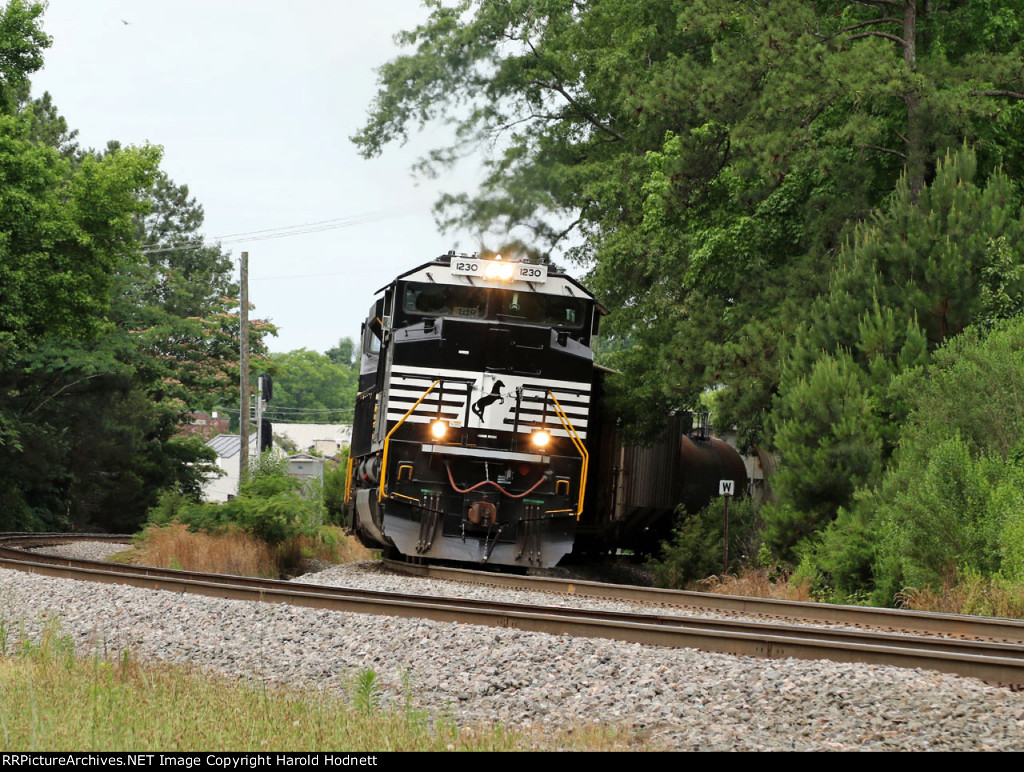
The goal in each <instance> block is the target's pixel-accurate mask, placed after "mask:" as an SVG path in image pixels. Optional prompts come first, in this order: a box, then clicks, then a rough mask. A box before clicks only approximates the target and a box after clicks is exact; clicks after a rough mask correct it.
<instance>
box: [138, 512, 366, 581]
mask: <svg viewBox="0 0 1024 772" xmlns="http://www.w3.org/2000/svg"><path fill="white" fill-rule="evenodd" d="M374 557H376V554H375V553H374V552H373V551H371V550H368V549H366V548H365V547H363V546H362V545H361V544H359V542H358V541H356V540H355V539H354V538H352V537H350V536H346V535H345V532H344V531H343V530H342V529H340V528H337V527H335V526H324V527H322V528H320V529H319V531H318V532H317V534H316V535H315V536H307V535H301V536H294V537H291V538H289V539H285V540H284V541H283V542H280V543H278V544H274V545H270V544H267V543H266V542H264V541H260V540H259V539H256V538H254V537H253V536H251V535H249V534H247V533H245V532H244V531H242V530H240V529H238V528H227V529H225V530H224V531H223V532H221V533H217V534H211V533H206V532H202V531H200V532H193V531H190V530H189V529H188V528H187V527H186V526H184V525H182V524H180V523H171V524H170V525H165V526H159V527H157V526H150V527H149V528H147V529H146V530H145V531H143V532H142V534H141V535H140V536H139V537H138V538H137V539H136V543H135V545H134V548H133V549H132V550H131V551H130V552H128V553H122V554H121V555H120V556H119V557H118V560H119V561H121V562H128V563H135V564H138V565H146V566H158V567H160V568H180V569H184V570H186V571H203V572H207V573H216V574H232V575H235V576H261V577H270V578H273V577H279V576H294V575H296V574H298V573H301V572H302V571H303V570H304V568H305V565H306V564H307V563H308V562H309V561H310V560H323V561H326V562H329V563H348V562H352V561H356V560H372V559H373V558H374Z"/></svg>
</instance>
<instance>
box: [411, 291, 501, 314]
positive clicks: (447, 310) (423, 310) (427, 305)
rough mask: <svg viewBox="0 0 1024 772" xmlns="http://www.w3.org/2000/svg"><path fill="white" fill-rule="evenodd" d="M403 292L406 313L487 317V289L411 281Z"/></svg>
mask: <svg viewBox="0 0 1024 772" xmlns="http://www.w3.org/2000/svg"><path fill="white" fill-rule="evenodd" d="M403 294H404V299H403V303H402V308H403V309H404V310H405V312H406V313H407V314H412V315H417V316H457V317H462V318H465V319H483V318H484V317H486V316H487V290H485V289H482V288H479V287H456V286H452V285H448V284H425V283H421V282H409V283H408V284H406V285H405V291H404V293H403Z"/></svg>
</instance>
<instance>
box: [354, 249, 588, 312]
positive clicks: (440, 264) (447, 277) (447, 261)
mask: <svg viewBox="0 0 1024 772" xmlns="http://www.w3.org/2000/svg"><path fill="white" fill-rule="evenodd" d="M453 258H465V259H470V260H490V259H492V258H484V257H479V256H477V255H457V254H455V253H454V252H449V253H448V254H447V255H441V256H440V257H436V258H434V259H433V260H431V261H430V262H429V263H423V264H422V265H418V266H416V267H415V268H412V269H410V270H408V271H406V272H405V273H402V274H399V275H398V276H396V277H395V278H394V280H392V281H391V282H389V283H388V284H386V285H385V286H383V287H381V288H380V289H379V290H377V292H376V293H374V294H378V293H380V292H383V291H384V290H385V289H387V288H388V287H390V286H391V285H393V284H394V283H395V282H399V281H402V280H404V279H410V278H412V279H413V280H416V278H417V277H416V274H422V280H424V281H433V282H436V283H437V284H456V285H458V284H464V283H466V281H467V280H469V278H470V277H467V276H457V275H455V274H453V273H452V272H451V271H450V268H451V262H452V259H453ZM503 262H508V263H512V264H514V265H520V264H522V261H517V260H507V261H503ZM528 264H529V263H528ZM531 265H539V264H531ZM545 267H546V269H547V271H548V273H547V277H548V280H551V279H556V280H559V281H558V284H559V285H560V286H564V284H563V282H564V283H565V284H571V285H572V286H573V287H575V288H576V289H578V290H579V291H580V292H581V293H582V294H583V296H584V297H587V298H589V299H590V300H594V295H593V293H592V292H590V290H588V289H587V288H586V287H584V286H583V285H582V284H580V283H579V282H578V281H576V279H574V278H573V277H572V276H570V275H569V274H567V273H565V272H564V271H561V270H559V269H557V268H554V267H553V266H551V265H550V264H547V265H546V266H545ZM432 268H446V269H449V270H448V271H446V272H445V273H444V275H434V274H433V273H428V272H429V271H430V269H432ZM524 284H526V285H528V286H529V287H530V289H531V291H533V292H541V293H544V294H559V293H558V290H556V289H554V288H552V289H548V290H545V289H544V287H545V284H537V283H534V282H525V281H514V282H510V283H509V284H488V285H487V286H493V287H497V288H499V289H500V288H502V287H507V288H510V287H515V286H518V287H522V286H523V285H524ZM598 308H599V309H600V312H601V313H602V314H606V313H608V312H607V311H606V310H605V309H604V307H603V306H601V305H600V304H598Z"/></svg>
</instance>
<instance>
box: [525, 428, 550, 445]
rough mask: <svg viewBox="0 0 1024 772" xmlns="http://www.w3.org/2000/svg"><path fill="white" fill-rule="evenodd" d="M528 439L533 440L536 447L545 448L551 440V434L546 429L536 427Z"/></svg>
mask: <svg viewBox="0 0 1024 772" xmlns="http://www.w3.org/2000/svg"><path fill="white" fill-rule="evenodd" d="M530 439H531V440H533V444H534V445H536V446H537V447H538V448H546V447H547V446H548V443H549V442H551V434H550V433H549V432H548V431H547V430H546V429H538V430H537V431H535V432H534V433H533V436H532V437H531V438H530Z"/></svg>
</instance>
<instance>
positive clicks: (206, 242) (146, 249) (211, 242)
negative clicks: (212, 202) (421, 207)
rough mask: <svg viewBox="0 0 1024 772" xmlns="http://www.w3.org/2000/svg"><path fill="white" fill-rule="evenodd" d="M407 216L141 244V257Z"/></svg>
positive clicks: (386, 214) (389, 213) (392, 212)
mask: <svg viewBox="0 0 1024 772" xmlns="http://www.w3.org/2000/svg"><path fill="white" fill-rule="evenodd" d="M405 214H409V210H407V209H385V210H381V211H379V212H368V213H366V214H359V215H350V216H348V217H338V218H335V219H332V220H319V221H317V222H310V223H302V224H300V225H284V226H281V227H278V228H264V229H262V230H256V231H246V232H242V233H229V234H227V235H225V236H213V237H211V238H208V239H199V240H198V241H196V239H189V240H187V241H179V242H176V243H174V244H171V245H169V246H161V245H160V243H159V242H156V243H152V244H143V245H142V250H141V251H142V254H144V255H154V254H159V253H161V252H174V251H176V250H179V249H200V248H203V247H216V246H225V245H232V244H242V243H248V242H250V241H265V240H268V239H283V238H288V237H289V236H301V235H304V234H307V233H320V232H322V231H330V230H337V229H339V228H351V227H352V226H355V225H364V224H366V223H370V222H375V221H378V220H386V219H392V218H396V217H401V216H402V215H405Z"/></svg>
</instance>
